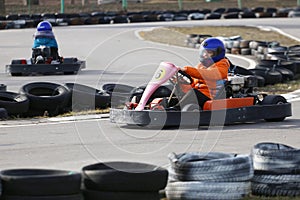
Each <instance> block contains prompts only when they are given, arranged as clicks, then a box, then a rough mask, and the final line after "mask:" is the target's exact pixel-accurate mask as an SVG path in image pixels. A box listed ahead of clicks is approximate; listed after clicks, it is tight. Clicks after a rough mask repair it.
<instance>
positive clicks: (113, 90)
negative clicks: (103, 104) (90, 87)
mask: <svg viewBox="0 0 300 200" xmlns="http://www.w3.org/2000/svg"><path fill="white" fill-rule="evenodd" d="M134 89H135V87H133V86H131V85H126V84H120V83H106V84H104V85H103V86H102V90H103V91H105V92H106V93H108V94H109V95H110V105H111V107H117V106H119V105H124V104H125V103H126V102H128V101H129V99H130V97H131V96H132V91H133V90H134Z"/></svg>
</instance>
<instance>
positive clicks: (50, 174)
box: [0, 169, 81, 196]
mask: <svg viewBox="0 0 300 200" xmlns="http://www.w3.org/2000/svg"><path fill="white" fill-rule="evenodd" d="M0 178H1V181H2V188H3V195H8V196H9V195H12V196H52V195H72V194H79V193H80V186H81V174H80V173H78V172H74V171H65V170H51V169H9V170H3V171H1V172H0Z"/></svg>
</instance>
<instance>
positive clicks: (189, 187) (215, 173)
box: [165, 143, 300, 200]
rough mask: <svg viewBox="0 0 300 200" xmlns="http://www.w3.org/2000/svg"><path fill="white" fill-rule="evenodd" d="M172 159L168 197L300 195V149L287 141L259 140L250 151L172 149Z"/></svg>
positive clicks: (175, 198)
mask: <svg viewBox="0 0 300 200" xmlns="http://www.w3.org/2000/svg"><path fill="white" fill-rule="evenodd" d="M169 160H170V167H169V180H168V184H167V187H166V189H165V191H166V195H167V197H168V199H169V200H180V199H218V200H220V199H243V198H244V197H245V196H249V195H250V194H253V195H258V196H292V197H295V196H299V195H300V179H299V178H300V177H299V176H300V174H299V172H300V171H299V169H300V167H299V163H300V150H299V149H295V148H293V147H290V146H287V145H284V144H278V143H258V144H256V145H255V146H254V147H253V148H252V150H251V154H250V155H236V154H226V153H219V152H209V153H203V152H191V153H182V154H174V153H172V154H170V155H169Z"/></svg>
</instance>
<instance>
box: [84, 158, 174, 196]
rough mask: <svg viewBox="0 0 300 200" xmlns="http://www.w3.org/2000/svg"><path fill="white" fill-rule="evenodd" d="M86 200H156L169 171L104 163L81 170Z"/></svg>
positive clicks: (126, 163)
mask: <svg viewBox="0 0 300 200" xmlns="http://www.w3.org/2000/svg"><path fill="white" fill-rule="evenodd" d="M82 178H83V194H84V198H85V200H99V199H103V200H129V199H130V200H159V199H160V194H159V191H160V190H163V189H164V188H165V187H166V184H167V180H168V171H167V170H166V169H164V168H161V167H157V166H154V165H150V164H146V163H136V162H106V163H96V164H92V165H88V166H85V167H83V169H82Z"/></svg>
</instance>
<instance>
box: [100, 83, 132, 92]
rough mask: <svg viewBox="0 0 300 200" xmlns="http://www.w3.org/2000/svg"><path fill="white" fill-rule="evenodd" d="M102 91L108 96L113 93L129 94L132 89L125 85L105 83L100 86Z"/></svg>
mask: <svg viewBox="0 0 300 200" xmlns="http://www.w3.org/2000/svg"><path fill="white" fill-rule="evenodd" d="M102 89H103V90H104V91H106V92H107V93H109V94H112V93H113V92H116V93H117V92H118V93H130V92H131V91H132V90H133V89H134V87H133V86H130V85H125V84H117V83H107V84H104V85H103V86H102Z"/></svg>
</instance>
